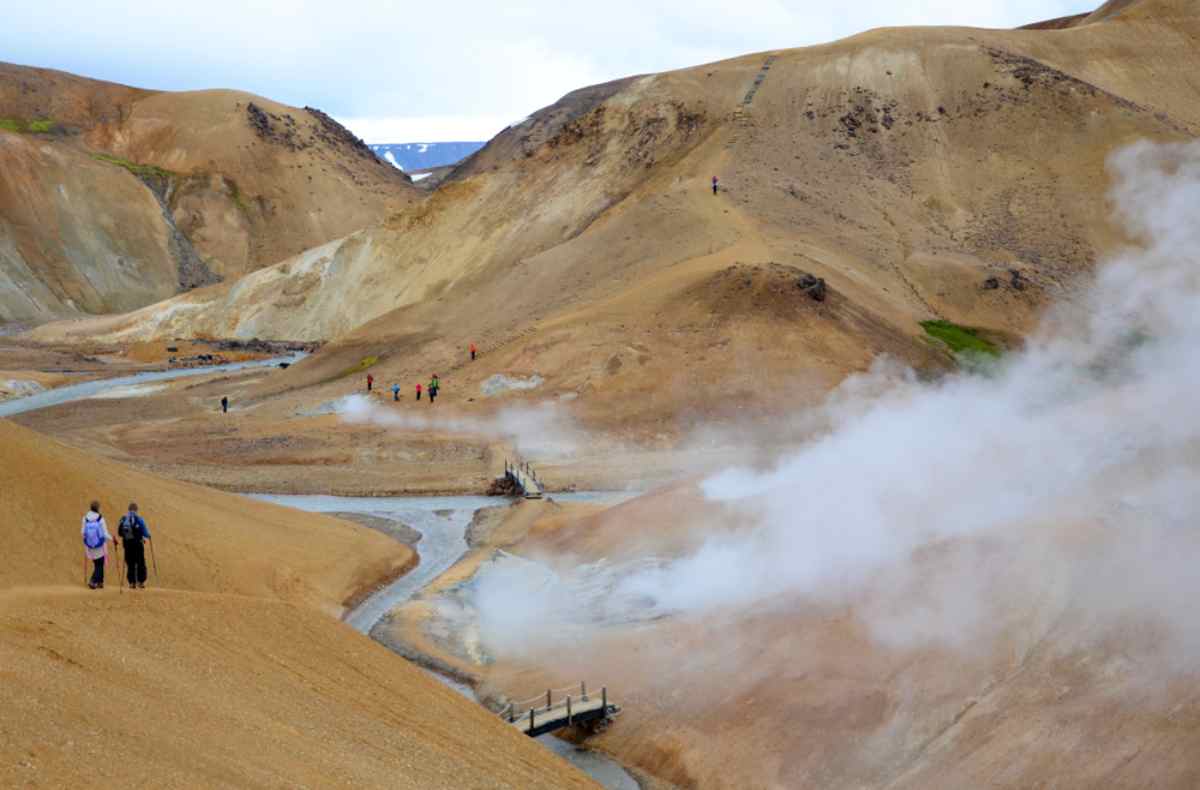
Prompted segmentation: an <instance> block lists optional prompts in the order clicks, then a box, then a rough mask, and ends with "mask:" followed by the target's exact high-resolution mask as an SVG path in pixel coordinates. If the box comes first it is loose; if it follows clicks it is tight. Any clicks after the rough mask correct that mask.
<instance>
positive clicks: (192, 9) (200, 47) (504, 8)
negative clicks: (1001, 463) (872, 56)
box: [0, 0, 1101, 142]
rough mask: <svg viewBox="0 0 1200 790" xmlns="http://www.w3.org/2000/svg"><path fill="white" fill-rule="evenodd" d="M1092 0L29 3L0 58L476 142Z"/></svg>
mask: <svg viewBox="0 0 1200 790" xmlns="http://www.w3.org/2000/svg"><path fill="white" fill-rule="evenodd" d="M1100 2H1101V0H928V2H917V1H916V0H911V1H910V2H904V1H903V0H900V2H897V1H896V0H858V2H855V3H838V2H821V3H815V2H804V0H758V1H757V2H753V1H751V2H747V1H746V0H601V1H600V2H589V3H587V4H583V3H577V2H576V3H572V2H569V0H566V1H565V2H564V0H506V2H498V3H497V2H487V0H457V1H456V0H448V1H446V2H424V3H419V4H418V3H411V2H410V3H401V2H388V0H360V1H359V2H350V3H339V2H330V0H321V1H320V2H311V1H310V0H292V1H291V2H287V3H283V2H269V1H268V0H205V1H204V2H197V3H171V2H162V0H90V2H88V3H79V2H77V1H76V0H37V2H27V3H21V4H20V13H17V14H8V13H6V14H4V15H3V16H4V21H3V24H0V60H7V61H11V62H15V63H21V64H25V65H35V66H46V67H50V68H56V69H63V70H65V71H70V72H75V73H77V74H83V75H86V76H90V77H96V78H100V79H107V80H112V81H114V82H121V83H126V84H132V85H138V86H142V87H147V88H162V89H169V90H187V89H196V88H240V89H243V90H248V91H252V92H254V93H258V94H261V95H263V96H269V97H270V98H273V99H276V100H278V101H282V102H286V103H288V104H294V105H305V104H308V105H312V106H315V107H320V108H321V109H323V110H325V111H326V112H328V113H330V114H331V115H333V116H335V117H336V118H338V119H339V120H341V121H342V122H343V123H345V124H346V125H347V126H349V127H350V128H351V129H352V130H354V131H355V132H356V133H357V134H359V135H360V136H362V137H364V138H366V140H367V141H368V142H417V141H420V142H427V141H434V140H476V139H479V140H482V139H487V138H489V137H491V136H492V135H493V134H495V133H496V132H498V131H500V130H501V129H503V128H504V127H505V126H507V125H508V124H510V123H513V122H515V121H518V120H520V119H522V118H524V117H525V116H526V115H528V114H529V113H531V112H533V111H534V110H536V109H538V108H539V107H543V106H545V105H547V104H550V103H552V102H554V101H555V100H556V99H558V98H559V97H560V96H561V95H563V94H564V93H566V92H568V91H570V90H573V89H575V88H578V87H582V86H584V85H589V84H592V83H596V82H603V81H605V80H609V79H614V78H617V77H622V76H627V75H629V74H637V73H643V72H649V71H662V70H666V69H672V68H679V67H682V66H691V65H696V64H700V63H705V62H708V61H713V60H720V59H722V58H727V57H732V56H735V55H741V54H745V53H748V52H755V51H760V50H765V49H776V48H782V47H796V46H804V45H807V44H816V43H821V42H824V41H829V40H832V39H835V38H841V37H843V36H848V35H852V34H854V33H857V32H861V31H862V30H866V29H868V28H872V27H880V26H885V25H932V24H951V25H973V26H979V27H1015V26H1017V25H1020V24H1024V23H1027V22H1032V21H1036V20H1040V19H1049V18H1052V17H1056V16H1063V15H1066V14H1071V13H1078V12H1081V11H1084V10H1090V9H1091V8H1092V7H1094V6H1096V5H1099V4H1100Z"/></svg>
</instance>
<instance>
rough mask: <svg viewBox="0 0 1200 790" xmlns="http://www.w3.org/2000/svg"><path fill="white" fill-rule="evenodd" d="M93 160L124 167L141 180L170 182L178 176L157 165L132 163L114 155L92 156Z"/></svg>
mask: <svg viewBox="0 0 1200 790" xmlns="http://www.w3.org/2000/svg"><path fill="white" fill-rule="evenodd" d="M92 159H95V160H96V161H97V162H106V163H108V164H110V165H116V166H117V167H123V168H125V169H126V170H128V171H129V172H130V173H133V174H134V175H135V176H137V177H139V178H158V179H162V180H164V181H169V180H171V179H172V178H174V177H175V175H176V174H175V173H172V172H171V171H170V170H166V169H164V168H161V167H158V166H157V165H139V164H138V163H137V162H130V161H129V160H128V159H122V158H121V157H119V156H113V155H112V154H92Z"/></svg>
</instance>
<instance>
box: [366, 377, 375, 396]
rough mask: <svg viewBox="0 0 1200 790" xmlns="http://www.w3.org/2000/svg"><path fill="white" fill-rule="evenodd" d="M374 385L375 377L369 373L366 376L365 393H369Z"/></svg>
mask: <svg viewBox="0 0 1200 790" xmlns="http://www.w3.org/2000/svg"><path fill="white" fill-rule="evenodd" d="M374 385H375V377H374V376H372V375H371V374H370V373H368V374H367V392H370V391H371V387H373V386H374Z"/></svg>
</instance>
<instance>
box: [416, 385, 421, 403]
mask: <svg viewBox="0 0 1200 790" xmlns="http://www.w3.org/2000/svg"><path fill="white" fill-rule="evenodd" d="M420 399H421V385H420V384H418V385H417V400H420Z"/></svg>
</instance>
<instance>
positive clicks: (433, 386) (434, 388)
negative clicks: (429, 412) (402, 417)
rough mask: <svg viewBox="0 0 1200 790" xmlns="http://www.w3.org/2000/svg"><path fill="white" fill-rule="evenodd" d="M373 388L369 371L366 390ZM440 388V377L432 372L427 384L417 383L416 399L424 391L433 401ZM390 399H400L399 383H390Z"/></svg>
mask: <svg viewBox="0 0 1200 790" xmlns="http://www.w3.org/2000/svg"><path fill="white" fill-rule="evenodd" d="M374 388H375V377H374V376H373V375H371V374H370V373H368V374H367V392H371V391H372V390H373V389H374ZM441 389H442V382H441V380H440V379H438V374H436V373H434V374H433V377H432V378H431V379H429V386H427V387H422V386H421V385H420V384H418V385H417V400H420V399H421V393H422V392H424V393H426V394H427V395H429V402H430V403H433V402H434V401H435V400H437V396H438V392H440V391H441ZM392 400H394V401H399V400H400V385H399V384H393V385H392Z"/></svg>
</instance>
